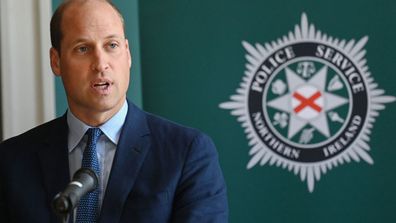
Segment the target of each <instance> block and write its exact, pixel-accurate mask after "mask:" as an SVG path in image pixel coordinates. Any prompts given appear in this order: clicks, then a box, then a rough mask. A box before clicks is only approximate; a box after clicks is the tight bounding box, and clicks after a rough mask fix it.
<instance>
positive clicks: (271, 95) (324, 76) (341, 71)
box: [248, 42, 368, 163]
mask: <svg viewBox="0 0 396 223" xmlns="http://www.w3.org/2000/svg"><path fill="white" fill-rule="evenodd" d="M366 89H367V86H366V84H365V83H364V78H363V75H362V74H361V73H360V72H359V70H358V69H357V67H356V66H355V65H354V64H353V62H352V61H351V60H350V59H349V58H348V57H347V56H345V55H343V54H342V52H339V51H338V50H336V49H334V48H332V47H330V46H326V45H324V44H321V43H315V42H303V43H295V44H290V45H287V46H285V47H283V48H281V49H279V50H277V51H276V52H274V53H273V54H272V55H270V56H269V57H267V58H266V59H265V60H264V61H263V62H262V63H261V64H260V66H259V69H258V70H257V71H256V72H255V74H254V75H253V78H252V81H251V82H250V86H249V93H248V112H249V117H250V121H251V123H252V126H253V128H254V130H255V132H256V133H258V136H259V138H260V140H261V143H263V144H264V145H266V146H267V147H268V148H269V149H271V150H272V151H273V152H274V153H276V154H278V155H279V156H281V157H283V158H285V159H289V160H292V161H296V162H304V163H305V162H319V161H323V160H326V159H328V158H331V157H333V156H336V155H338V154H340V153H342V152H343V151H344V150H345V149H347V148H348V147H349V146H350V145H351V144H352V143H353V142H354V141H355V139H356V138H357V137H358V135H359V133H360V131H361V130H362V126H363V123H364V121H365V118H366V116H367V112H368V107H367V105H368V93H367V90H366Z"/></svg>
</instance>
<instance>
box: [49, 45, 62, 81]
mask: <svg viewBox="0 0 396 223" xmlns="http://www.w3.org/2000/svg"><path fill="white" fill-rule="evenodd" d="M59 56H60V55H59V53H58V51H57V50H56V49H55V48H53V47H51V49H50V63H51V69H52V72H53V73H54V74H55V75H56V76H59V75H60V74H61V72H60V58H59Z"/></svg>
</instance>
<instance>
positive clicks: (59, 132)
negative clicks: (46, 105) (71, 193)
mask: <svg viewBox="0 0 396 223" xmlns="http://www.w3.org/2000/svg"><path fill="white" fill-rule="evenodd" d="M51 124H52V126H49V127H48V128H47V133H46V135H47V139H46V140H44V143H43V146H42V147H41V148H40V149H39V151H38V157H39V161H40V165H41V172H42V175H43V182H44V186H45V189H46V192H47V201H48V202H47V203H48V204H50V203H51V201H52V199H53V198H54V196H55V195H56V194H57V193H59V192H60V191H61V190H63V189H64V188H65V187H66V185H67V183H68V182H69V178H70V177H69V176H70V175H69V162H68V150H67V134H68V127H67V122H66V117H65V116H63V117H61V118H58V119H56V120H54V121H53V123H51Z"/></svg>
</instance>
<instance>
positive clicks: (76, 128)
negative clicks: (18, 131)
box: [0, 0, 228, 223]
mask: <svg viewBox="0 0 396 223" xmlns="http://www.w3.org/2000/svg"><path fill="white" fill-rule="evenodd" d="M124 35H125V34H124V28H123V19H122V16H121V14H120V13H119V11H118V10H117V9H116V8H115V7H114V6H113V5H112V4H110V3H108V2H106V1H104V0H69V1H67V2H65V3H63V4H62V5H61V6H60V7H59V8H58V9H57V11H56V12H55V13H54V16H53V18H52V20H51V41H52V45H53V47H52V48H51V50H50V59H51V67H52V70H53V72H54V74H55V75H57V76H59V77H61V79H62V82H63V85H64V88H65V90H66V94H67V101H68V105H69V110H68V111H67V113H66V114H65V115H64V116H63V117H60V118H58V119H55V120H53V121H51V122H48V123H45V124H43V125H41V126H38V127H36V128H34V129H32V130H30V131H28V132H26V133H24V134H22V135H20V136H17V137H14V138H12V139H9V140H7V141H5V142H3V143H2V144H1V145H0V153H1V156H0V157H1V158H0V159H1V161H0V220H1V222H24V223H25V222H29V223H31V222H40V223H45V222H57V218H56V216H55V214H54V213H53V212H52V210H51V201H52V200H53V198H54V196H55V195H56V194H57V193H58V192H60V191H62V190H63V189H64V188H65V186H66V185H67V184H68V182H69V181H70V178H71V176H73V174H74V173H75V172H76V171H77V170H78V169H79V168H80V167H82V166H85V165H86V163H87V162H88V164H87V165H88V166H89V165H91V166H90V167H92V168H93V169H95V168H97V167H99V168H98V170H96V169H95V171H97V172H96V173H97V175H98V176H99V187H98V188H97V189H96V190H95V191H96V192H97V193H96V192H95V193H93V192H91V193H90V194H88V195H89V196H92V197H94V198H95V199H91V197H90V198H89V199H88V198H87V196H88V195H87V196H86V197H85V198H84V197H83V199H82V200H81V202H80V204H79V206H78V207H77V209H76V210H75V211H74V212H73V213H72V215H73V216H72V219H71V221H75V222H110V223H113V222H156V223H161V222H214V223H219V222H227V221H228V219H227V218H228V207H227V197H226V187H225V182H224V179H223V176H222V173H221V170H220V167H219V163H218V158H217V153H216V150H215V147H214V145H213V143H212V142H211V140H210V139H209V138H208V137H207V136H205V135H203V134H202V133H200V132H199V131H197V130H194V129H190V128H186V127H182V126H180V125H177V124H174V123H172V122H169V121H166V120H164V119H161V118H158V117H156V116H154V115H151V114H148V113H145V112H143V111H141V110H140V109H138V108H137V107H136V106H135V105H133V104H132V103H131V102H128V101H127V99H126V91H127V88H128V83H129V71H130V66H131V55H130V51H129V45H128V40H127V39H126V38H125V36H124ZM86 132H89V136H87V135H86ZM92 132H96V133H97V134H96V133H95V134H93V133H92ZM92 135H94V136H92ZM88 137H89V139H88ZM87 151H90V152H87ZM92 154H94V155H92ZM87 157H89V158H87ZM87 160H89V161H87ZM84 199H85V200H84ZM83 200H84V201H83ZM92 201H94V202H93V203H92ZM85 202H88V203H89V205H93V206H89V207H88V206H85V205H87V203H85ZM88 209H92V210H91V211H89V210H88ZM87 210H88V211H87ZM88 215H89V216H90V217H91V220H87V218H85V217H86V216H88Z"/></svg>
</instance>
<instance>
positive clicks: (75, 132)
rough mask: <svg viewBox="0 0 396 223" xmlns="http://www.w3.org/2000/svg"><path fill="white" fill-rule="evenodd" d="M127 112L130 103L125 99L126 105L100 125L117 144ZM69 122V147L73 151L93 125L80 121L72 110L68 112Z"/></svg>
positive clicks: (105, 133)
mask: <svg viewBox="0 0 396 223" xmlns="http://www.w3.org/2000/svg"><path fill="white" fill-rule="evenodd" d="M127 112H128V103H127V102H126V101H125V102H124V105H123V106H122V107H121V109H120V110H119V111H118V112H117V113H116V114H115V115H114V116H113V117H111V118H110V119H109V120H108V121H107V122H105V123H104V124H103V125H101V126H99V127H98V128H100V130H102V132H103V134H104V135H106V136H107V138H108V139H109V140H110V141H111V142H113V143H114V144H115V145H117V144H118V140H119V139H120V134H121V129H122V126H123V125H124V122H125V118H126V115H127ZM67 124H68V126H69V136H68V148H69V152H71V151H73V149H74V148H76V146H77V145H78V143H79V142H80V141H81V139H82V138H83V137H84V135H85V133H86V132H87V130H88V129H89V128H92V127H91V126H89V125H86V124H85V123H83V122H82V121H80V120H79V119H78V118H77V117H76V116H74V114H73V113H72V112H71V111H70V110H68V112H67Z"/></svg>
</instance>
